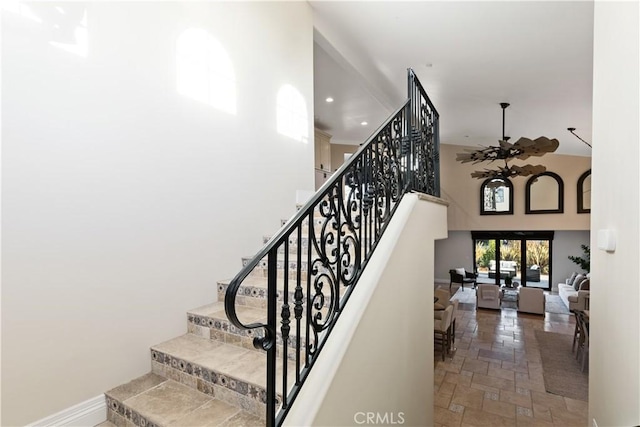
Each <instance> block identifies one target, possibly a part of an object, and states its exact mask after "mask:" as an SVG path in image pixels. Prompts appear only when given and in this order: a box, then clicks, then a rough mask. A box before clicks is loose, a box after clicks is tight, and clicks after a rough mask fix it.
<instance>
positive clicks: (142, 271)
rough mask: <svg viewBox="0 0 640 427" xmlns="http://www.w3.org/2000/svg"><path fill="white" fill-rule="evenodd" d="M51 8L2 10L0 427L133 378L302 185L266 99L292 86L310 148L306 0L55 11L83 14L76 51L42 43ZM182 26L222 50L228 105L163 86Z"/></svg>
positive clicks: (170, 79) (288, 208)
mask: <svg viewBox="0 0 640 427" xmlns="http://www.w3.org/2000/svg"><path fill="white" fill-rule="evenodd" d="M54 6H56V4H53V3H46V2H45V3H38V4H37V5H36V7H37V8H39V11H40V13H45V12H46V15H44V14H41V17H42V18H43V22H41V23H37V22H35V21H30V20H28V19H24V18H23V17H21V16H19V15H16V14H13V13H11V12H5V13H3V16H2V19H3V21H2V53H3V58H2V59H3V60H2V87H3V93H2V95H3V98H2V102H3V108H2V123H3V128H2V139H3V153H2V154H3V158H2V160H3V164H2V167H3V188H2V207H3V212H2V213H3V217H2V221H3V222H2V228H3V236H2V249H3V250H2V264H3V265H2V266H3V269H2V285H3V286H2V344H3V345H2V362H3V366H2V408H3V414H2V417H3V418H2V425H3V426H13V425H24V424H26V423H28V422H32V421H34V420H37V419H40V418H43V417H45V416H47V415H50V414H52V413H55V412H57V411H59V410H61V409H64V408H67V407H69V406H71V405H74V404H76V403H79V402H81V401H84V400H86V399H89V398H92V397H94V396H97V395H99V394H101V393H102V392H104V391H105V390H107V389H109V388H111V387H114V386H116V385H118V384H120V383H122V382H125V381H128V380H130V379H132V378H133V377H135V376H138V375H141V374H144V373H145V372H147V371H148V370H149V346H150V345H153V344H156V343H158V342H161V341H163V340H166V339H169V338H172V337H174V336H177V335H179V334H182V333H184V332H186V315H185V311H186V310H188V309H191V308H194V307H197V306H199V305H203V304H206V303H210V302H212V301H214V300H215V298H216V284H215V283H216V280H219V279H224V278H229V277H232V276H233V275H235V274H236V273H237V272H238V271H239V269H240V267H241V262H240V257H241V256H243V255H252V254H253V253H255V252H256V251H257V250H258V249H259V247H260V245H261V244H262V239H261V237H262V235H264V234H268V233H271V232H273V231H275V230H276V229H277V228H278V227H279V220H280V218H288V217H289V216H290V215H291V214H292V213H293V212H294V211H295V192H296V190H298V189H301V190H311V189H313V144H312V143H311V142H309V143H306V144H305V143H301V142H299V141H295V140H293V139H291V138H288V137H285V136H281V135H279V134H278V133H277V132H276V108H275V102H276V95H277V92H278V89H279V88H280V87H281V86H282V85H284V84H291V85H293V86H295V87H296V88H297V89H298V90H299V91H300V93H301V94H302V96H303V97H304V98H305V101H306V106H307V110H308V111H307V117H308V134H309V140H310V141H312V135H313V127H312V126H313V68H312V67H313V40H312V37H313V29H312V17H311V10H310V8H309V6H308V5H307V4H306V3H304V2H294V3H260V2H251V3H244V2H243V3H222V2H170V3H169V2H138V3H132V2H91V3H65V4H61V6H62V7H63V8H64V9H66V12H67V16H69V14H71V12H76V11H80V13H81V12H82V9H84V8H85V7H86V11H87V27H88V39H89V50H88V55H87V56H86V57H82V56H78V55H76V54H73V53H69V52H66V51H64V50H61V49H59V48H57V47H55V46H53V45H51V44H50V43H49V42H50V41H51V40H53V38H54V37H55V36H56V30H55V29H54V28H53V25H54V23H55V22H63V21H61V20H62V19H63V17H61V16H59V15H56V11H55V9H54ZM56 17H57V18H59V20H58V21H56V20H55V19H57V18H56ZM189 28H202V29H205V30H207V31H208V32H209V33H210V34H211V35H212V36H214V37H216V38H217V39H218V41H219V42H220V43H221V44H222V45H223V46H224V47H225V49H226V50H227V53H228V54H229V56H230V59H231V61H232V63H233V66H234V68H235V73H236V81H237V113H236V114H235V115H233V114H228V113H225V112H222V111H219V110H216V109H215V108H212V107H210V106H208V105H206V104H203V103H200V102H198V101H194V100H192V99H189V98H186V97H184V96H181V95H179V94H178V93H177V92H176V81H175V79H176V71H175V69H176V57H175V55H176V52H175V42H176V38H177V37H178V35H180V34H181V32H182V31H184V30H186V29H189Z"/></svg>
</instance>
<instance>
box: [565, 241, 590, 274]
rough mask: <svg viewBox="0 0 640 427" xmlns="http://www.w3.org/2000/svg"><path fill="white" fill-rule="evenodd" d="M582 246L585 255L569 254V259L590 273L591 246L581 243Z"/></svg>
mask: <svg viewBox="0 0 640 427" xmlns="http://www.w3.org/2000/svg"><path fill="white" fill-rule="evenodd" d="M580 247H581V248H582V253H583V256H581V257H578V256H573V255H569V259H570V260H571V261H572V262H574V263H576V264H578V265H579V266H580V268H581V269H583V270H584V271H586V272H587V273H588V272H589V271H591V249H590V248H589V245H580Z"/></svg>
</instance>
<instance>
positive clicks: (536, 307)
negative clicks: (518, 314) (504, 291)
mask: <svg viewBox="0 0 640 427" xmlns="http://www.w3.org/2000/svg"><path fill="white" fill-rule="evenodd" d="M545 302H546V296H545V294H544V291H543V290H542V289H540V288H525V287H522V286H521V287H520V289H519V290H518V311H522V312H525V313H535V314H544V305H545Z"/></svg>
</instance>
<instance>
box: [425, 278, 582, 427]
mask: <svg viewBox="0 0 640 427" xmlns="http://www.w3.org/2000/svg"><path fill="white" fill-rule="evenodd" d="M454 298H457V299H459V300H460V301H461V303H460V305H459V311H458V320H457V328H456V330H457V333H456V351H455V353H454V355H453V358H451V357H446V358H445V361H444V362H443V361H442V355H441V354H440V353H439V352H438V351H437V350H436V353H435V355H434V364H435V375H434V383H435V384H434V392H435V398H434V423H435V426H509V427H512V426H562V427H571V426H580V427H584V426H586V425H587V418H588V403H587V402H583V401H579V400H575V399H570V398H567V397H562V396H558V395H554V394H551V393H547V392H546V391H545V388H544V379H543V376H542V374H543V370H542V363H541V359H540V352H539V350H538V345H537V342H536V338H535V334H534V330H536V329H542V330H545V331H550V332H557V333H565V334H570V335H573V331H574V328H575V319H574V316H573V315H564V314H552V313H546V314H545V315H544V316H540V315H529V314H524V313H518V312H517V311H516V310H515V309H510V308H505V309H502V310H487V309H480V310H479V311H476V309H475V291H473V290H472V289H465V291H464V292H458V293H457V294H456V295H454ZM569 351H571V350H570V349H569Z"/></svg>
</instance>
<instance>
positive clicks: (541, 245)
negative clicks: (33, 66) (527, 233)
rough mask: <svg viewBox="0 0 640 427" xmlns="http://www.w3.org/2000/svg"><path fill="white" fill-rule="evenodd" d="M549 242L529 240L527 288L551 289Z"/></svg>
mask: <svg viewBox="0 0 640 427" xmlns="http://www.w3.org/2000/svg"><path fill="white" fill-rule="evenodd" d="M549 269H550V265H549V241H548V240H527V264H526V278H527V286H529V287H535V288H543V289H549Z"/></svg>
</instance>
